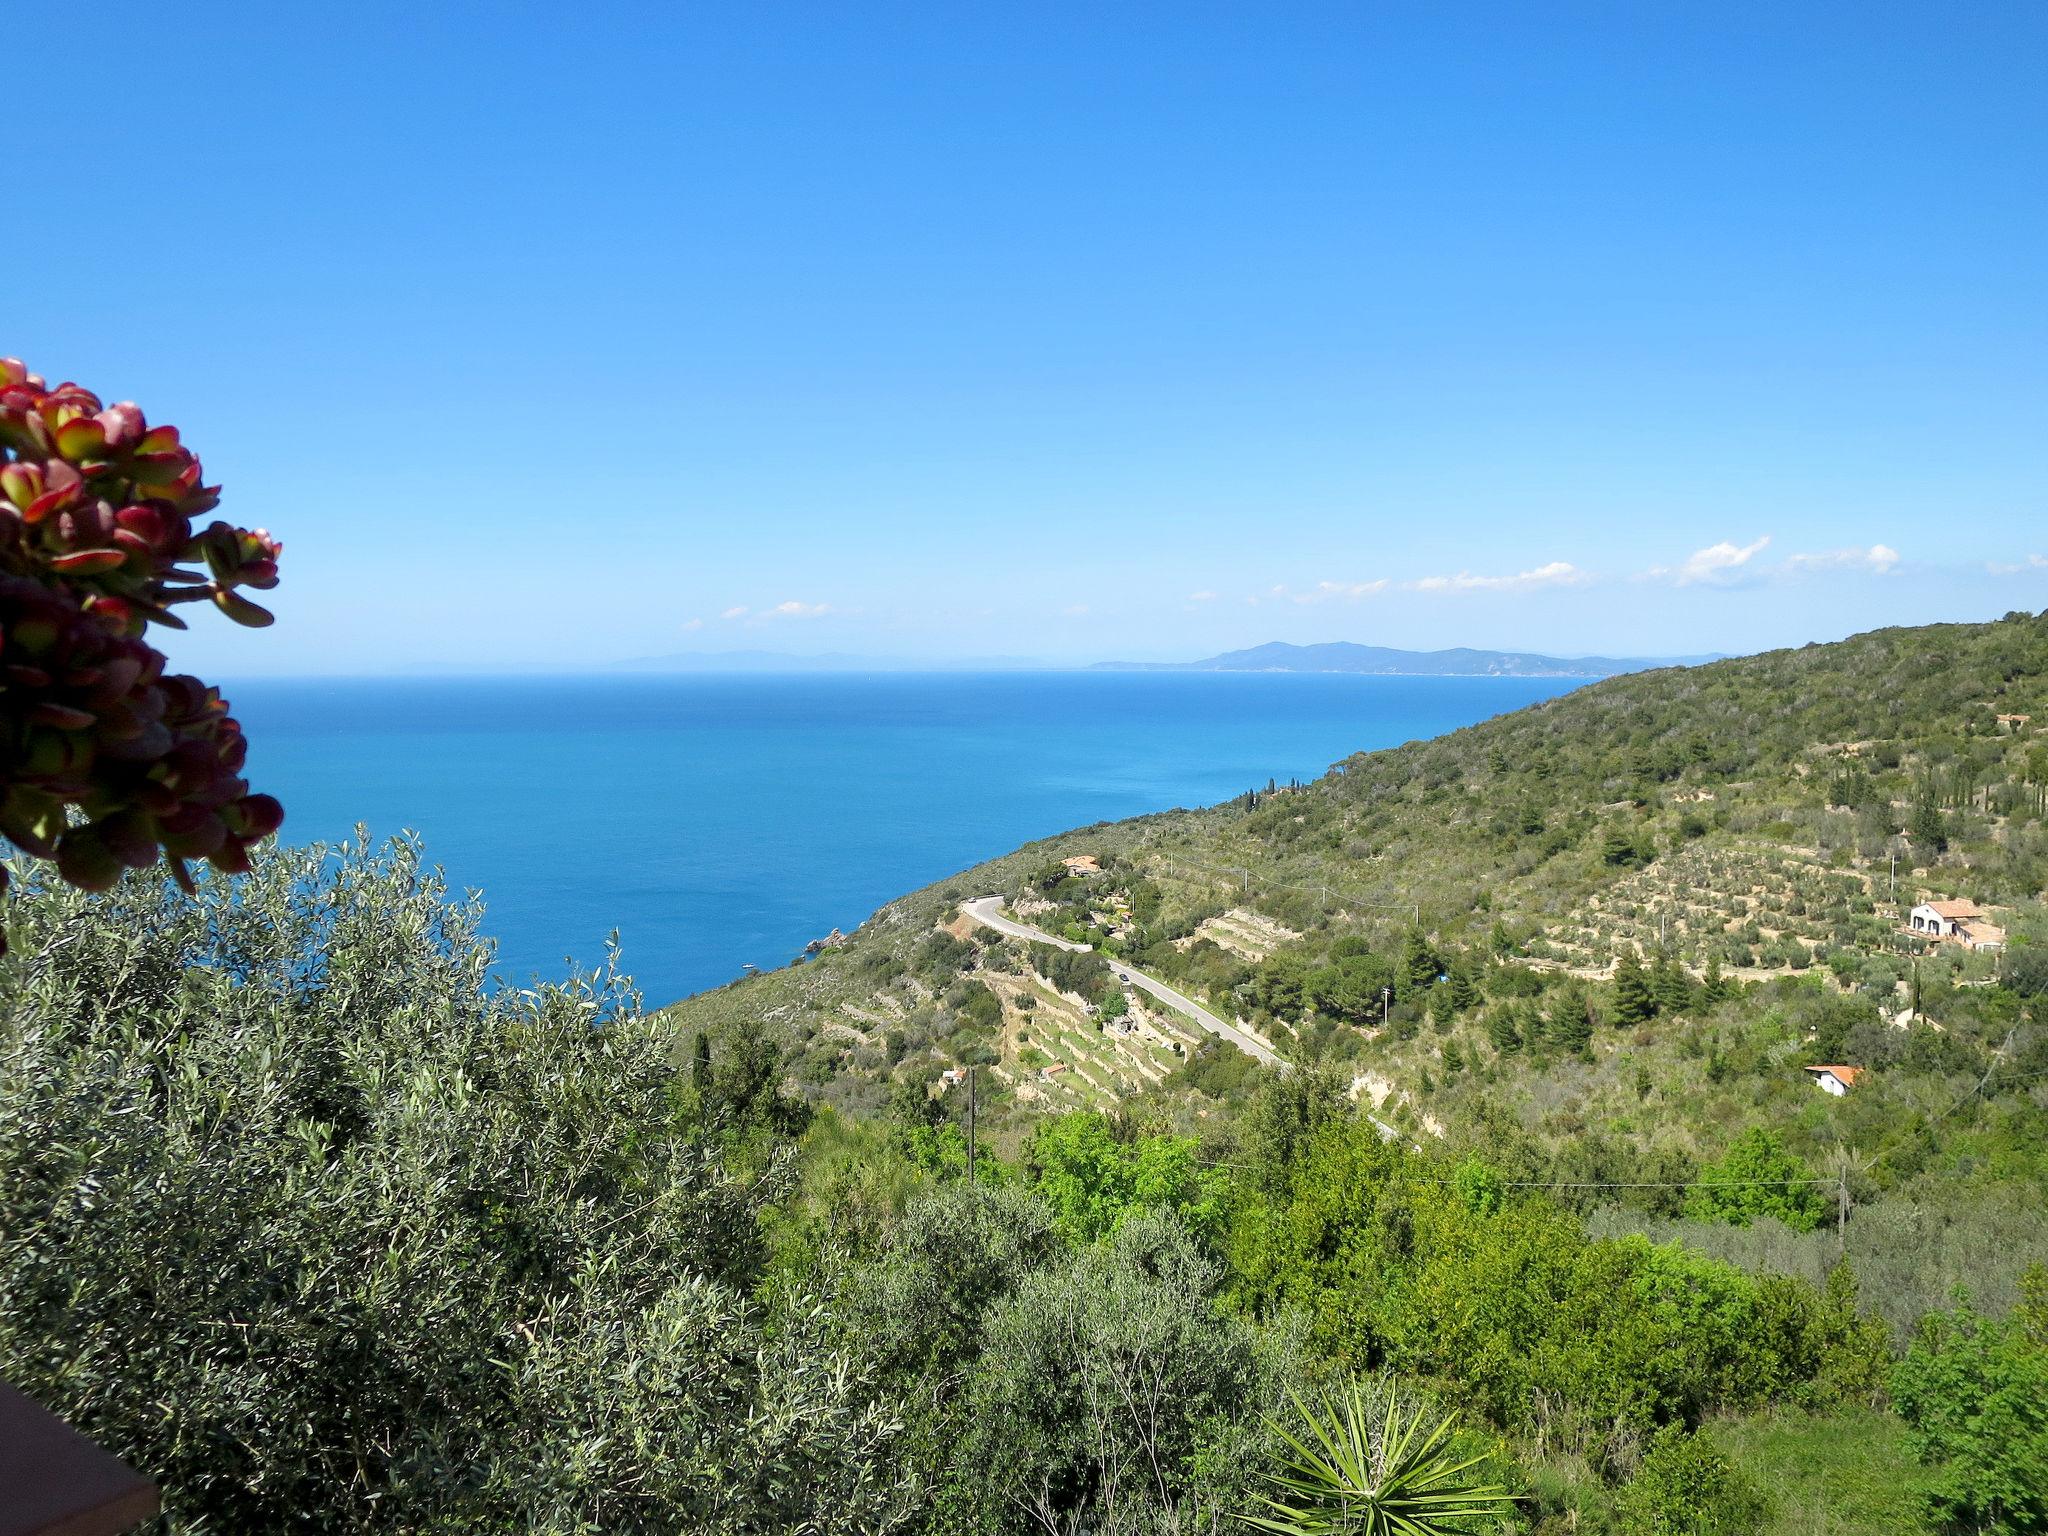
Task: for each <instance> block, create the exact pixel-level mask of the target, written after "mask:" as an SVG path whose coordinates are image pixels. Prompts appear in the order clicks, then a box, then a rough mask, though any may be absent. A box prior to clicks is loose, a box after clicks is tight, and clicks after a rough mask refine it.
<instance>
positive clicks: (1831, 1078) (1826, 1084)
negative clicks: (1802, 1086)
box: [1806, 1066, 1863, 1099]
mask: <svg viewBox="0 0 2048 1536" xmlns="http://www.w3.org/2000/svg"><path fill="white" fill-rule="evenodd" d="M1806 1070H1807V1071H1809V1072H1811V1073H1812V1074H1813V1081H1814V1084H1815V1086H1817V1087H1818V1088H1819V1089H1820V1091H1821V1092H1822V1093H1829V1094H1833V1095H1834V1096H1835V1097H1836V1098H1838V1099H1839V1098H1840V1097H1841V1096H1842V1095H1843V1094H1845V1093H1847V1092H1848V1091H1849V1090H1850V1089H1851V1088H1854V1087H1855V1086H1856V1079H1857V1078H1859V1077H1861V1076H1862V1075H1863V1069H1862V1068H1861V1067H1836V1066H1827V1067H1808V1068H1807V1069H1806Z"/></svg>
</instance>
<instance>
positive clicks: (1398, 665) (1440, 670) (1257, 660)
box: [1096, 640, 1712, 677]
mask: <svg viewBox="0 0 2048 1536" xmlns="http://www.w3.org/2000/svg"><path fill="white" fill-rule="evenodd" d="M1711 659H1712V658H1710V657H1704V656H1684V657H1662V658H1657V659H1643V658H1640V657H1639V658H1637V659H1635V660H1632V661H1631V660H1616V659H1615V658H1613V657H1611V656H1573V657H1563V656H1539V655H1536V654H1534V653H1532V652H1528V651H1480V650H1473V649H1472V648H1471V647H1470V646H1462V645H1461V646H1455V647H1453V648H1452V649H1450V650H1444V651H1406V650H1400V649H1398V648H1396V647H1393V646H1386V645H1358V644H1355V643H1353V642H1351V641H1348V640H1334V641H1330V642H1328V643H1325V644H1322V645H1289V644H1288V643H1286V642H1285V641H1281V640H1275V641H1270V642H1268V643H1267V644H1265V645H1255V646H1252V647H1251V648H1250V649H1248V650H1242V651H1226V652H1224V653H1223V654H1222V655H1220V656H1209V657H1206V658H1204V659H1203V660H1201V661H1105V662H1101V663H1098V665H1097V668H1096V670H1098V671H1118V672H1355V673H1360V674H1369V675H1373V676H1379V677H1616V676H1619V675H1620V674H1622V673H1624V672H1641V671H1644V670H1646V669H1648V668H1651V667H1667V666H1690V665H1693V664H1695V663H1697V662H1701V661H1707V660H1711Z"/></svg>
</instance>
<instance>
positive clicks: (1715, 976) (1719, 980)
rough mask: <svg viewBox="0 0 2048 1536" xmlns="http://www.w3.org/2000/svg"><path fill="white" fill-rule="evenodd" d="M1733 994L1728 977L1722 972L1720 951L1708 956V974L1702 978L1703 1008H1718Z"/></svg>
mask: <svg viewBox="0 0 2048 1536" xmlns="http://www.w3.org/2000/svg"><path fill="white" fill-rule="evenodd" d="M1731 995H1732V989H1731V988H1730V987H1729V985H1728V979H1727V978H1726V977H1725V976H1723V975H1722V974H1721V956H1720V953H1719V951H1716V952H1715V953H1713V954H1711V955H1709V956H1707V974H1706V975H1705V976H1704V977H1702V978H1701V979H1700V1007H1701V1009H1703V1010H1704V1009H1708V1008H1718V1007H1720V1006H1721V1005H1722V1004H1723V1003H1725V1002H1727V1001H1728V999H1729V997H1730V996H1731Z"/></svg>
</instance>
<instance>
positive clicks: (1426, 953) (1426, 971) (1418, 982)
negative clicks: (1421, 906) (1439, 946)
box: [1401, 928, 1444, 990]
mask: <svg viewBox="0 0 2048 1536" xmlns="http://www.w3.org/2000/svg"><path fill="white" fill-rule="evenodd" d="M1401 968H1402V970H1403V971H1404V972H1405V973H1406V974H1407V977H1408V985H1409V986H1411V987H1414V988H1416V989H1418V990H1420V989H1421V988H1423V987H1433V986H1435V985H1436V979H1437V977H1439V976H1441V975H1442V974H1443V971H1444V963H1443V961H1442V960H1441V959H1439V958H1438V957H1437V952H1436V951H1435V950H1433V949H1431V948H1430V947H1429V938H1428V936H1427V935H1425V934H1424V933H1423V931H1422V930H1421V929H1420V928H1411V929H1409V930H1408V944H1407V948H1406V950H1405V951H1404V952H1403V954H1402V956H1401Z"/></svg>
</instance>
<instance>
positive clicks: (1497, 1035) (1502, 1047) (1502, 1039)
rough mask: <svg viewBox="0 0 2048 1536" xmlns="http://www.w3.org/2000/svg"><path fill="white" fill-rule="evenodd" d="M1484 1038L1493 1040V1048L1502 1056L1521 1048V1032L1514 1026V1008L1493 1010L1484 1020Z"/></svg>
mask: <svg viewBox="0 0 2048 1536" xmlns="http://www.w3.org/2000/svg"><path fill="white" fill-rule="evenodd" d="M1486 1038H1487V1039H1489V1040H1491V1041H1492V1042H1493V1048H1494V1049H1495V1050H1496V1051H1499V1052H1500V1053H1501V1054H1502V1055H1503V1056H1507V1055H1510V1054H1512V1053H1513V1052H1515V1051H1519V1050H1520V1049H1521V1048H1522V1032H1521V1031H1520V1030H1518V1029H1517V1028H1515V1010H1514V1009H1513V1008H1512V1007H1502V1008H1496V1009H1494V1010H1493V1014H1492V1016H1491V1017H1490V1018H1488V1019H1487V1021H1486Z"/></svg>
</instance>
